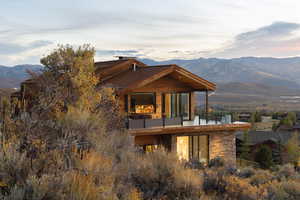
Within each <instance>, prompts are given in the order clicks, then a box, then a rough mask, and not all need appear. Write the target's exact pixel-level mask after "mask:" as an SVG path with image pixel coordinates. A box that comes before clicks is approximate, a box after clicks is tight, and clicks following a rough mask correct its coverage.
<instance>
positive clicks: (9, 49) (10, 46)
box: [0, 40, 53, 55]
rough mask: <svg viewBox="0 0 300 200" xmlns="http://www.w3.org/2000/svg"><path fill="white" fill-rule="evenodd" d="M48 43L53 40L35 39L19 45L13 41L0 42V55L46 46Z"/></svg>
mask: <svg viewBox="0 0 300 200" xmlns="http://www.w3.org/2000/svg"><path fill="white" fill-rule="evenodd" d="M50 44H53V42H51V41H47V40H36V41H33V42H31V43H29V44H26V45H21V44H18V43H15V42H14V43H13V42H0V55H11V54H18V53H22V52H25V51H28V50H33V49H37V48H40V47H44V46H48V45H50Z"/></svg>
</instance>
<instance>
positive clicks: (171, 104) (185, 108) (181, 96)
mask: <svg viewBox="0 0 300 200" xmlns="http://www.w3.org/2000/svg"><path fill="white" fill-rule="evenodd" d="M163 106H164V109H163V111H164V113H165V115H166V116H167V117H169V118H175V117H181V116H182V117H183V119H184V120H190V93H169V94H164V98H163Z"/></svg>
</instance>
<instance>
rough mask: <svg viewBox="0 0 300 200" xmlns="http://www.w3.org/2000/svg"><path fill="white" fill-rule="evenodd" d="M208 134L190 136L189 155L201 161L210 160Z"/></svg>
mask: <svg viewBox="0 0 300 200" xmlns="http://www.w3.org/2000/svg"><path fill="white" fill-rule="evenodd" d="M208 148H209V141H208V135H199V136H189V157H190V159H193V160H198V161H199V162H204V163H207V162H208V158H209V155H208V154H209V150H208Z"/></svg>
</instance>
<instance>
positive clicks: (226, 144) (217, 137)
mask: <svg viewBox="0 0 300 200" xmlns="http://www.w3.org/2000/svg"><path fill="white" fill-rule="evenodd" d="M216 157H221V158H223V159H224V160H225V161H226V162H231V163H234V164H235V163H236V145H235V134H234V132H219V133H213V134H210V137H209V159H213V158H216Z"/></svg>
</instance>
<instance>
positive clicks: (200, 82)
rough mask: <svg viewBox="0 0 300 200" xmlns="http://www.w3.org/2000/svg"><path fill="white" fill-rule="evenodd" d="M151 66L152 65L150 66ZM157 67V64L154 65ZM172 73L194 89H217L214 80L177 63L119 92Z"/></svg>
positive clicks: (135, 87)
mask: <svg viewBox="0 0 300 200" xmlns="http://www.w3.org/2000/svg"><path fill="white" fill-rule="evenodd" d="M149 67H151V66H149ZM152 67H155V66H152ZM167 75H170V76H171V77H172V78H174V79H176V80H178V81H180V82H182V83H184V84H186V85H189V86H190V87H191V88H193V90H194V91H215V90H216V85H215V84H214V83H212V82H209V81H207V80H205V79H203V78H201V77H199V76H197V75H195V74H193V73H191V72H189V71H187V70H185V69H183V68H182V67H179V66H177V65H170V67H166V69H165V70H163V71H161V72H159V73H158V74H155V75H153V76H151V77H148V78H146V79H144V80H142V81H139V82H134V83H132V84H131V85H130V86H129V87H127V88H122V89H120V90H119V93H127V92H129V91H131V90H134V89H137V88H141V87H143V86H146V85H147V84H149V83H152V82H154V81H156V80H158V79H160V78H162V77H164V76H167Z"/></svg>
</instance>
